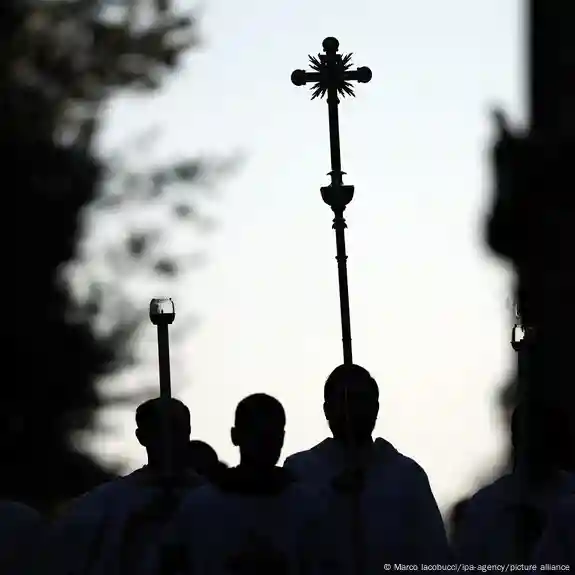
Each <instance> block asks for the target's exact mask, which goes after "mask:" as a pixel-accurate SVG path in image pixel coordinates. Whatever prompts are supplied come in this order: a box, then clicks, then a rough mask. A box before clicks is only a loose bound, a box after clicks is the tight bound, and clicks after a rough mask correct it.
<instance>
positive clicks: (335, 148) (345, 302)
mask: <svg viewBox="0 0 575 575" xmlns="http://www.w3.org/2000/svg"><path fill="white" fill-rule="evenodd" d="M323 49H324V52H325V54H318V55H317V58H316V57H314V56H309V60H310V63H311V68H312V70H313V71H312V72H309V71H306V70H295V71H294V72H293V73H292V75H291V81H292V83H293V84H295V85H296V86H305V85H306V84H309V83H312V84H313V85H312V86H311V89H312V91H313V94H312V100H313V99H315V98H317V97H320V98H323V97H324V96H325V95H327V105H328V118H329V141H330V156H331V171H330V172H329V174H328V175H329V176H330V178H331V183H330V184H329V185H328V186H324V187H322V188H321V189H320V191H321V197H322V199H323V201H324V202H325V203H326V204H328V205H329V206H330V207H331V209H332V210H333V213H334V216H335V217H334V220H333V229H334V230H335V240H336V249H337V255H336V260H337V263H338V277H339V301H340V311H341V330H342V341H343V358H344V363H346V364H351V363H352V362H353V361H352V353H351V322H350V313H349V290H348V282H347V254H346V250H345V229H346V227H347V225H346V223H345V218H344V217H343V212H344V210H345V208H346V206H347V205H348V204H349V203H350V202H351V200H352V199H353V193H354V187H353V186H350V185H345V184H344V183H343V175H344V173H345V172H343V171H342V169H341V152H340V142H339V114H338V105H339V96H340V95H341V96H342V97H345V96H346V95H347V96H352V97H353V96H355V94H354V91H353V87H352V84H351V82H354V81H355V82H359V83H363V84H365V83H367V82H369V81H370V80H371V77H372V73H371V70H370V69H369V68H367V67H365V66H363V67H360V68H358V69H357V70H351V66H352V64H351V56H352V54H346V55H345V56H343V55H341V54H339V53H338V50H339V42H338V40H337V39H336V38H326V39H325V40H324V41H323Z"/></svg>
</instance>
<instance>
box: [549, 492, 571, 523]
mask: <svg viewBox="0 0 575 575" xmlns="http://www.w3.org/2000/svg"><path fill="white" fill-rule="evenodd" d="M551 519H552V520H553V521H554V522H555V523H558V524H564V525H570V526H572V529H573V530H575V495H567V496H565V497H562V498H561V499H560V500H559V501H558V502H557V504H556V505H555V506H554V507H553V510H552V513H551Z"/></svg>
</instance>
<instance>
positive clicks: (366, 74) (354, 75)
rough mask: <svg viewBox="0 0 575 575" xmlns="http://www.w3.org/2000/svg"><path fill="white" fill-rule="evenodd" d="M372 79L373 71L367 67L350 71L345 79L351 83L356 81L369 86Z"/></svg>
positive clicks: (345, 73)
mask: <svg viewBox="0 0 575 575" xmlns="http://www.w3.org/2000/svg"><path fill="white" fill-rule="evenodd" d="M371 78H372V73H371V70H370V69H369V68H368V67H367V66H361V68H358V69H357V70H349V71H347V72H344V74H343V79H344V80H346V81H347V82H349V81H350V80H355V81H356V82H359V83H360V84H367V83H368V82H369V81H370V80H371Z"/></svg>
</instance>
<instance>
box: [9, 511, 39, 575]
mask: <svg viewBox="0 0 575 575" xmlns="http://www.w3.org/2000/svg"><path fill="white" fill-rule="evenodd" d="M45 529H46V524H45V522H44V520H43V519H42V517H41V516H40V514H39V513H38V512H37V511H35V510H34V509H31V508H30V507H28V506H26V505H23V504H22V503H17V502H15V501H0V573H2V575H13V574H14V575H16V574H17V575H26V574H28V573H35V566H34V561H35V559H36V558H37V556H38V552H39V551H40V549H41V545H42V543H43V536H44V534H45Z"/></svg>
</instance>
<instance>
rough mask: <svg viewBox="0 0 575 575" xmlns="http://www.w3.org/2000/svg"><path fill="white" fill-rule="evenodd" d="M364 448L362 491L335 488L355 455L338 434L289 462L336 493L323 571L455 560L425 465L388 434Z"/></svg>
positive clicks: (371, 573) (374, 572)
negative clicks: (395, 444) (406, 453)
mask: <svg viewBox="0 0 575 575" xmlns="http://www.w3.org/2000/svg"><path fill="white" fill-rule="evenodd" d="M358 455H359V460H360V461H361V462H362V464H361V465H362V467H363V469H364V481H363V487H362V488H361V490H360V491H359V492H358V493H357V494H353V493H346V492H343V491H341V490H340V489H336V488H334V485H335V484H337V479H336V478H337V477H339V476H341V475H342V474H345V471H346V469H348V468H349V461H348V459H347V457H348V455H346V452H345V450H344V448H343V447H342V446H341V445H340V444H339V443H338V442H336V441H335V440H333V439H331V438H329V439H326V440H324V441H322V442H321V443H320V444H318V445H316V446H315V447H313V448H312V449H310V450H308V451H303V452H301V453H296V454H295V455H292V456H291V457H288V459H287V460H286V462H285V464H284V467H286V468H287V469H288V470H289V471H291V472H292V473H293V474H294V475H295V476H296V478H298V479H300V480H302V481H303V482H306V483H309V484H313V485H316V486H318V487H321V488H324V489H325V490H326V492H327V493H328V494H329V509H328V512H327V515H326V518H325V520H324V522H323V524H322V527H321V529H320V532H321V533H320V535H321V541H322V544H321V545H317V544H316V545H317V549H318V553H320V552H321V553H322V555H323V556H322V557H319V558H318V560H319V561H320V563H321V564H323V566H324V568H323V571H324V572H325V573H338V574H348V573H349V574H353V573H355V571H356V570H357V569H356V567H357V565H358V560H359V561H360V562H361V563H362V564H363V567H362V568H361V571H362V575H381V573H384V569H385V567H384V565H386V564H392V565H393V564H394V563H404V564H422V563H425V564H433V565H443V564H446V563H449V562H450V561H451V553H450V549H449V544H448V541H447V536H446V533H445V528H444V525H443V520H442V518H441V514H440V512H439V509H438V507H437V503H436V501H435V498H434V496H433V493H432V492H431V488H430V485H429V481H428V479H427V475H426V473H425V471H424V470H423V469H422V468H421V467H420V466H419V465H418V464H417V463H416V462H415V461H413V460H412V459H410V458H409V457H406V456H404V455H402V454H401V453H399V452H398V451H397V450H396V449H395V448H394V447H393V446H392V445H391V444H390V443H389V442H387V441H385V440H383V439H380V438H378V439H376V440H375V441H374V443H373V444H372V445H371V446H370V447H369V448H367V449H364V450H363V453H359V454H358ZM354 519H355V520H354ZM319 549H321V551H319Z"/></svg>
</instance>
